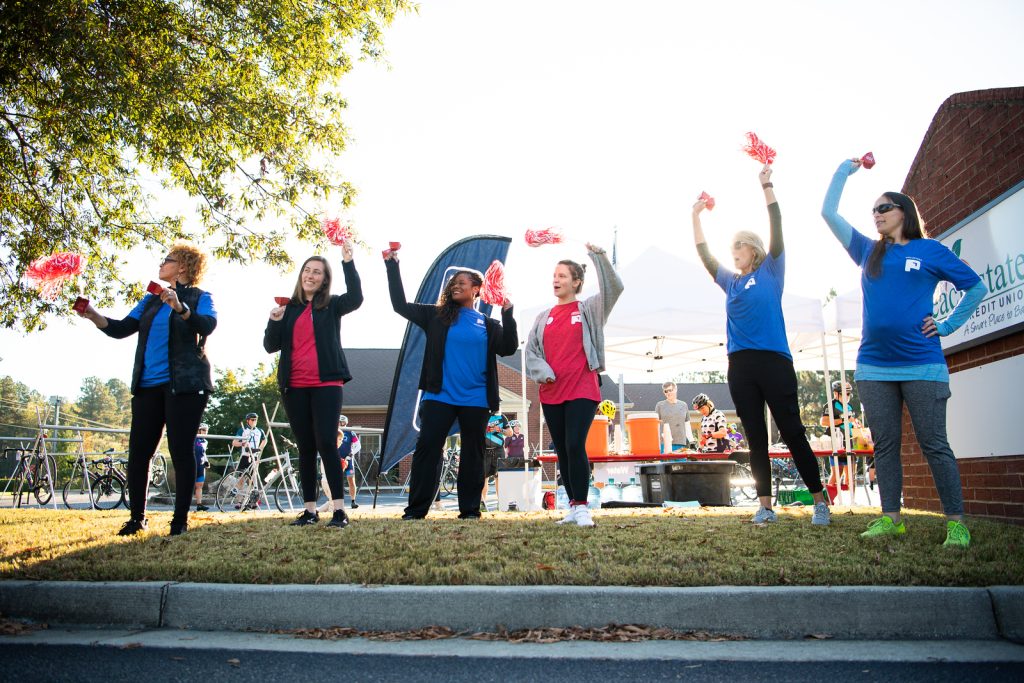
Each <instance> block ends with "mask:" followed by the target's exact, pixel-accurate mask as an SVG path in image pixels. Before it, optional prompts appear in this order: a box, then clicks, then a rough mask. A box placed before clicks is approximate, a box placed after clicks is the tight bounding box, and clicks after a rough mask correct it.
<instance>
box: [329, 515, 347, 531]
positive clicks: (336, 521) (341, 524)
mask: <svg viewBox="0 0 1024 683" xmlns="http://www.w3.org/2000/svg"><path fill="white" fill-rule="evenodd" d="M327 526H333V527H337V528H339V529H344V528H345V527H347V526H348V515H346V514H345V511H344V510H335V511H334V516H333V517H331V521H329V522H327Z"/></svg>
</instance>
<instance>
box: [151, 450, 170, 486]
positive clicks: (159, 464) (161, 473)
mask: <svg viewBox="0 0 1024 683" xmlns="http://www.w3.org/2000/svg"><path fill="white" fill-rule="evenodd" d="M166 483H167V458H165V457H164V456H162V455H160V454H159V453H157V454H156V455H154V456H153V459H152V460H151V461H150V463H149V485H150V486H155V487H157V488H158V489H159V488H163V487H164V485H165V484H166Z"/></svg>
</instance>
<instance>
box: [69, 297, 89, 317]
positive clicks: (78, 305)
mask: <svg viewBox="0 0 1024 683" xmlns="http://www.w3.org/2000/svg"><path fill="white" fill-rule="evenodd" d="M87 308H89V300H88V299H86V298H85V297H84V296H80V297H78V298H77V299H75V303H74V305H73V306H72V307H71V310H72V311H74V312H75V313H85V309H87Z"/></svg>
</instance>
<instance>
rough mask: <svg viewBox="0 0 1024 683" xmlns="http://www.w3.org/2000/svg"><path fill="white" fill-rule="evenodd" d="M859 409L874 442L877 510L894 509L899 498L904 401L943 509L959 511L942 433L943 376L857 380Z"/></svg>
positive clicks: (954, 472)
mask: <svg viewBox="0 0 1024 683" xmlns="http://www.w3.org/2000/svg"><path fill="white" fill-rule="evenodd" d="M857 389H858V391H859V392H860V398H861V401H863V402H864V412H865V414H866V416H867V418H868V419H869V420H870V423H869V424H870V425H871V437H872V439H874V442H875V472H876V473H877V476H878V490H879V495H880V496H881V498H882V512H883V513H885V512H890V513H892V512H899V511H900V501H901V499H902V498H903V463H902V462H901V461H900V446H901V444H902V441H903V429H902V427H903V404H904V403H905V404H906V405H907V411H908V412H909V413H910V421H911V422H912V423H913V425H914V433H915V434H916V435H917V442H918V443H919V444H921V451H922V452H923V453H924V456H925V458H926V459H927V460H928V466H929V467H930V468H931V470H932V479H934V480H935V488H936V489H937V490H938V492H939V500H940V501H941V502H942V510H943V511H944V512H945V513H946V514H947V515H962V514H963V512H964V497H963V491H962V489H961V488H960V468H959V467H957V464H956V457H955V456H954V455H953V450H952V449H951V448H950V447H949V441H948V440H947V439H946V401H947V400H948V399H949V396H950V394H949V382H926V381H920V380H918V381H912V382H872V381H863V380H861V381H858V382H857Z"/></svg>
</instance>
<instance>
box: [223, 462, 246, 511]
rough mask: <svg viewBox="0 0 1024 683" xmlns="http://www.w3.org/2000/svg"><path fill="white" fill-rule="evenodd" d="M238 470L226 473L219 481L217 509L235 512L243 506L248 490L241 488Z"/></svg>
mask: <svg viewBox="0 0 1024 683" xmlns="http://www.w3.org/2000/svg"><path fill="white" fill-rule="evenodd" d="M238 481H239V477H238V472H237V470H236V471H234V472H231V473H229V474H225V475H224V476H223V477H222V478H221V480H220V481H219V482H217V492H216V501H217V509H218V510H220V511H221V512H235V511H237V510H240V509H241V508H242V503H243V502H244V499H245V497H246V492H245V491H241V490H239V487H238Z"/></svg>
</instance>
